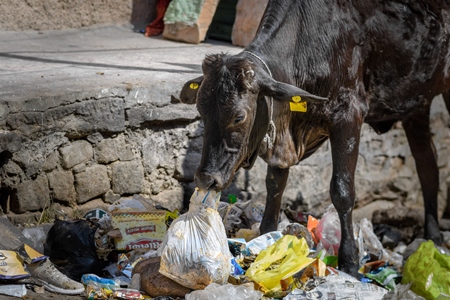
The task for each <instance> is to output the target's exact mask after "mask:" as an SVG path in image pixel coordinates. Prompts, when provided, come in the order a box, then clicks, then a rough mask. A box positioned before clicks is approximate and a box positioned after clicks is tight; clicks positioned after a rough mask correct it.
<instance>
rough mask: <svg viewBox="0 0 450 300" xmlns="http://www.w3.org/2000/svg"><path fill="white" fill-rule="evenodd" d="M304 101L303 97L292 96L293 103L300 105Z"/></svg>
mask: <svg viewBox="0 0 450 300" xmlns="http://www.w3.org/2000/svg"><path fill="white" fill-rule="evenodd" d="M301 100H302V97H300V96H292V101H293V102H295V103H298V102H300V101H301Z"/></svg>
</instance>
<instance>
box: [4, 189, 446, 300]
mask: <svg viewBox="0 0 450 300" xmlns="http://www.w3.org/2000/svg"><path fill="white" fill-rule="evenodd" d="M220 197H221V194H220V193H217V192H214V191H201V190H198V189H196V190H195V192H194V194H193V195H192V197H191V201H190V206H189V210H188V211H187V212H185V213H183V214H180V213H179V212H178V211H174V212H171V211H168V210H166V209H164V208H162V207H154V206H151V205H149V203H150V202H149V201H148V200H146V199H145V198H143V197H142V196H134V197H133V198H121V199H120V200H119V201H117V202H116V203H114V204H112V205H111V206H110V207H109V209H108V210H107V211H105V210H101V209H96V210H93V211H90V212H88V213H87V214H86V215H85V216H84V218H82V219H77V220H56V221H55V222H54V224H53V225H52V227H51V228H50V230H49V231H48V232H44V231H43V230H42V228H27V229H25V230H24V231H23V234H24V235H25V236H26V237H27V238H28V239H29V240H30V241H32V242H33V245H27V244H23V245H21V246H20V247H17V248H16V249H5V250H0V294H4V295H10V296H16V297H24V296H25V295H26V294H27V288H33V289H34V290H35V291H36V292H39V289H46V290H48V291H51V292H54V293H60V294H68V295H74V294H78V295H81V296H82V297H83V298H85V299H130V300H131V299H160V300H170V299H183V298H184V299H187V300H206V299H236V300H237V299H248V300H253V299H255V300H257V299H286V300H303V299H305V300H306V299H364V300H367V299H369V300H370V299H374V300H375V299H450V255H449V254H450V252H449V250H448V249H447V248H445V247H436V246H435V245H434V244H433V242H431V241H425V240H423V239H416V240H414V242H413V243H411V244H409V245H406V244H404V243H402V242H399V241H398V240H397V241H395V239H389V238H387V241H386V239H385V238H380V235H378V236H377V235H376V234H375V232H374V228H373V225H372V223H371V222H370V221H369V220H368V219H362V220H361V221H360V222H358V223H354V226H353V227H354V235H355V240H356V242H357V245H358V247H359V265H360V269H359V276H358V278H355V277H352V276H350V275H348V274H346V273H344V272H342V271H340V270H338V268H337V265H338V256H337V253H338V249H339V243H340V224H339V218H338V214H337V212H336V211H335V210H334V208H333V207H332V206H330V207H329V208H328V209H327V210H326V211H325V212H324V213H323V215H322V216H321V217H317V216H313V215H308V214H306V213H301V212H294V211H291V210H289V209H287V210H285V211H282V212H281V218H280V222H279V224H278V230H277V231H274V232H269V233H266V234H263V235H260V233H259V223H260V221H261V219H262V215H263V211H264V207H263V206H261V205H256V204H254V203H252V202H251V201H240V200H239V199H236V197H235V196H233V195H230V196H229V201H228V202H224V201H220ZM378 231H380V230H378ZM382 231H383V232H384V235H385V236H386V237H388V236H389V235H388V234H387V232H388V231H389V229H388V228H384V229H383V230H382ZM378 233H379V232H378ZM394 235H395V234H394ZM381 240H383V243H382V242H381ZM383 244H384V245H383ZM386 245H389V247H386ZM33 247H35V248H37V250H36V249H34V248H33ZM39 251H43V253H44V254H41V253H39Z"/></svg>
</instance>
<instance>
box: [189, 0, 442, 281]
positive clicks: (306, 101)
mask: <svg viewBox="0 0 450 300" xmlns="http://www.w3.org/2000/svg"><path fill="white" fill-rule="evenodd" d="M449 32H450V11H449V2H448V1H444V0H428V1H425V0H386V1H371V0H360V1H346V0H273V1H269V3H268V6H267V8H266V11H265V13H264V16H263V18H262V20H261V24H260V26H259V28H258V31H257V34H256V37H255V38H254V40H253V41H252V42H251V43H250V44H249V45H248V46H247V47H246V48H245V50H244V51H242V52H241V53H239V54H237V55H234V56H231V55H227V54H215V55H208V56H207V57H206V59H205V60H204V62H203V74H204V75H203V76H202V77H199V78H196V79H194V80H192V81H189V82H187V83H186V85H185V86H184V88H183V90H182V93H181V98H182V101H184V102H187V103H194V102H195V101H196V102H197V107H198V110H199V112H200V115H201V117H202V119H203V122H204V128H205V131H204V145H203V153H202V158H201V162H200V166H199V167H198V169H197V172H196V178H195V181H196V184H197V186H199V187H200V188H203V189H216V190H222V189H224V188H225V187H227V186H228V185H229V184H230V182H231V181H232V179H233V177H234V175H235V173H236V171H237V170H238V169H239V168H241V167H243V168H251V167H252V165H253V163H254V161H255V159H256V157H257V156H258V155H260V156H261V157H262V158H263V159H264V160H265V161H266V162H267V164H268V168H267V177H266V186H267V204H266V210H265V213H264V217H263V220H262V223H261V232H262V233H264V232H268V231H271V230H275V229H276V227H277V221H278V215H279V211H280V203H281V198H282V195H283V191H284V188H285V186H286V180H287V178H288V173H289V167H291V166H293V165H296V164H298V163H299V162H300V161H301V160H303V159H305V158H307V157H308V156H310V155H311V154H312V153H314V151H316V150H317V149H318V148H319V146H320V145H321V144H322V143H323V142H325V141H326V140H327V139H330V144H331V152H332V159H333V175H332V178H331V183H330V194H331V199H332V201H333V204H334V206H335V208H336V210H337V211H338V213H339V218H340V223H341V232H342V239H341V245H340V249H339V268H340V269H341V270H343V271H345V272H348V273H350V274H352V275H356V274H357V266H358V253H357V248H356V244H355V241H354V239H353V227H352V210H353V207H354V202H355V187H354V174H355V168H356V161H357V158H358V148H359V140H360V131H361V126H362V124H363V122H366V123H368V124H370V126H372V128H374V130H375V131H376V132H377V133H380V134H381V133H384V132H386V131H388V130H389V129H390V128H391V126H392V125H393V124H394V123H395V122H397V121H399V120H400V121H402V124H403V127H404V130H405V132H406V136H407V139H408V142H409V145H410V148H411V151H412V154H413V156H414V158H415V161H416V167H417V173H418V175H419V180H420V183H421V186H422V190H423V198H424V203H425V223H426V224H425V230H424V232H425V238H426V239H431V240H433V241H434V242H435V243H441V236H440V232H439V227H438V220H437V193H438V185H439V182H438V181H439V172H438V167H437V163H436V153H435V150H434V146H433V142H432V139H431V134H430V130H429V112H430V105H431V101H432V100H433V98H434V97H435V96H436V95H439V94H441V93H445V97H446V100H447V103H448V101H449V97H448V96H447V95H448V94H447V93H446V92H447V91H448V90H449V89H450V52H449V49H450V48H449V37H450V36H449ZM299 87H301V89H300V88H299ZM305 90H307V91H309V92H310V93H313V94H314V95H318V96H314V95H312V94H309V93H307V92H305ZM327 99H328V100H327ZM302 110H303V111H306V112H301V111H302Z"/></svg>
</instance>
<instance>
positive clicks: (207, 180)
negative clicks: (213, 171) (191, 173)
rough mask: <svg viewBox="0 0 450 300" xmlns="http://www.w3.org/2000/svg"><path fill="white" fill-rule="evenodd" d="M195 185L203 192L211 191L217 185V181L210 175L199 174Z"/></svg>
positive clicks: (196, 176)
mask: <svg viewBox="0 0 450 300" xmlns="http://www.w3.org/2000/svg"><path fill="white" fill-rule="evenodd" d="M194 181H195V185H196V186H197V187H198V188H200V189H203V190H209V189H212V188H214V186H215V185H216V181H215V180H214V178H213V177H212V176H211V175H209V174H204V173H203V174H199V173H197V174H196V175H195V180H194Z"/></svg>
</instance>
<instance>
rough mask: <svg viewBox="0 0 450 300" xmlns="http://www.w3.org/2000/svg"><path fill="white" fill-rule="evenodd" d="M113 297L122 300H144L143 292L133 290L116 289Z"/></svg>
mask: <svg viewBox="0 0 450 300" xmlns="http://www.w3.org/2000/svg"><path fill="white" fill-rule="evenodd" d="M113 297H114V298H115V299H122V300H144V296H142V294H141V292H139V291H137V290H133V289H115V290H114V292H113Z"/></svg>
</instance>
